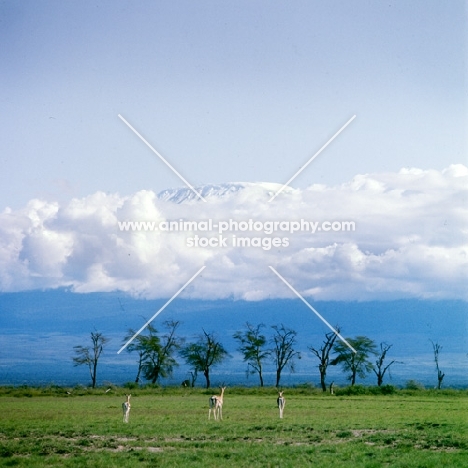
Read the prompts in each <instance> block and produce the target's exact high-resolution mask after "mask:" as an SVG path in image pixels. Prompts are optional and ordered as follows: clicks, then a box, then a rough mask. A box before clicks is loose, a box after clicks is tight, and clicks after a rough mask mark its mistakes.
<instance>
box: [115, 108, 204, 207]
mask: <svg viewBox="0 0 468 468" xmlns="http://www.w3.org/2000/svg"><path fill="white" fill-rule="evenodd" d="M118 116H119V118H120V120H122V122H124V123H125V125H127V127H128V128H129V129H130V130H132V132H133V133H135V135H137V136H138V138H140V140H141V141H142V142H143V143H144V144H145V145H146V146H147V147H148V148H149V149H150V150H151V151H152V152H153V153H154V154H155V155H156V156H157V157H158V158H159V159H160V160H161V161H162V162H163V163H164V164H166V166H167V167H168V168H169V169H171V171H172V172H174V174H176V175H177V176H178V177H179V179H181V180H182V181H183V182H184V184H185V185H187V187H189V188H190V190H192V192H193V193H194V194H195V195H196V196H197V197H198V198H200V199H201V200H203V201H204V202H206V200H205V199H204V198H203V197H202V196H201V195H200V194H199V193H198V192H197V191H196V190H195V189H194V188H193V186H192V184H191V183H190V182H189V181H188V180H187V179H185V177H184V176H183V175H181V174H180V173H179V172H178V171H177V170H176V169H175V168H174V167H173V166H172V165H171V164H170V163H169V162H168V161H167V160H166V159H165V158H164V157H163V156H162V155H161V154H159V153H158V152H157V151H156V150H155V149H154V148H153V147H152V146H151V145H150V144H149V143H148V142H147V141H146V140H145V138H143V136H142V135H140V133H138V131H137V130H135V128H133V127H132V125H130V124H129V123H128V122H127V121H126V120H125V119H124V118H123V117H122V116H121V115H120V114H118Z"/></svg>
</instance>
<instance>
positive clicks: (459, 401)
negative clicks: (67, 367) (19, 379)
mask: <svg viewBox="0 0 468 468" xmlns="http://www.w3.org/2000/svg"><path fill="white" fill-rule="evenodd" d="M131 392H132V410H131V414H130V423H129V424H124V423H123V422H122V410H121V404H122V402H123V401H124V394H125V389H122V388H113V389H112V390H111V391H110V392H108V393H104V390H103V389H97V390H93V391H88V390H85V389H81V390H79V389H75V390H73V391H72V393H71V395H67V393H66V391H65V390H63V389H58V388H56V389H53V390H52V391H48V392H47V391H41V390H34V389H30V390H28V389H10V390H8V389H5V388H4V389H2V390H0V404H1V408H2V410H1V416H0V466H24V467H46V466H47V467H49V466H63V467H106V468H108V467H159V466H160V467H176V466H185V467H204V468H206V467H221V466H229V467H231V466H232V467H250V468H253V467H255V468H256V467H295V468H297V467H303V466H304V467H306V466H315V467H328V466H330V467H335V468H339V467H369V468H370V467H384V466H389V467H425V468H426V467H428V468H429V467H438V468H439V467H457V468H459V467H468V393H467V392H466V391H446V392H443V391H442V392H436V391H414V392H405V391H398V392H396V393H394V394H391V395H369V394H365V395H353V396H346V395H335V396H330V395H324V394H321V393H320V392H318V391H317V390H312V389H310V390H307V389H285V397H286V408H285V415H284V419H283V420H280V419H279V417H278V410H277V408H276V393H275V390H274V389H271V388H270V389H267V388H265V389H245V388H228V389H227V390H226V394H225V398H224V408H223V413H224V420H223V421H220V422H215V421H213V420H211V421H208V396H209V395H211V392H208V391H206V390H202V389H181V388H156V389H133V390H131Z"/></svg>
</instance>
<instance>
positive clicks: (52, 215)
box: [0, 164, 468, 300]
mask: <svg viewBox="0 0 468 468" xmlns="http://www.w3.org/2000/svg"><path fill="white" fill-rule="evenodd" d="M467 182H468V168H466V167H465V166H463V165H459V164H458V165H452V166H450V167H448V168H447V169H445V170H443V171H435V170H420V169H403V170H401V171H400V172H398V173H382V174H365V175H358V176H356V177H355V178H354V179H353V180H352V181H350V182H348V183H346V184H342V185H339V186H333V187H329V186H323V185H312V186H311V187H309V188H307V189H305V190H295V189H288V190H287V191H285V192H283V193H282V194H281V195H279V196H278V197H277V198H276V199H275V200H274V201H273V202H271V203H269V201H268V200H269V199H270V197H271V195H272V194H273V193H274V192H275V190H277V189H278V188H279V186H275V185H274V184H266V183H258V184H252V183H237V184H222V185H218V186H213V185H212V186H205V187H201V188H200V190H201V191H202V192H203V196H204V197H205V198H206V200H207V202H206V203H204V202H202V201H199V200H197V199H196V197H195V196H194V195H193V193H192V192H191V191H190V190H188V189H181V190H168V191H165V192H163V193H161V194H160V195H159V196H158V195H157V194H155V193H154V192H152V191H149V190H142V191H140V192H137V193H135V194H133V195H131V196H120V195H118V194H105V193H102V192H98V193H94V194H92V195H89V196H88V197H86V198H83V199H73V200H72V201H71V202H69V203H68V204H66V205H64V206H60V205H59V204H58V203H55V202H46V201H43V200H37V199H34V200H31V201H30V202H29V203H28V205H27V206H26V207H25V208H23V209H20V210H16V211H13V210H11V209H9V208H6V209H5V210H4V211H3V213H1V214H0V289H1V291H4V292H7V291H20V290H26V289H37V288H57V287H69V288H71V289H72V290H73V291H76V292H82V293H85V292H94V291H114V290H120V291H125V292H128V293H130V294H133V295H137V296H141V297H148V298H155V297H163V298H165V297H171V296H172V295H173V294H174V293H175V292H176V291H177V290H178V289H179V288H180V287H181V286H182V285H183V284H184V283H185V282H186V281H187V280H188V279H189V278H190V277H191V276H192V275H193V274H194V273H195V272H196V271H197V270H198V269H199V268H200V267H201V266H203V265H205V266H206V268H205V270H204V271H203V273H202V274H201V275H200V277H198V278H196V280H194V281H193V283H192V284H191V285H190V286H189V287H188V288H187V289H186V290H185V291H184V292H183V295H184V297H191V298H203V299H218V298H227V297H233V298H236V299H246V300H261V299H265V298H279V297H291V292H290V291H289V290H288V288H287V287H286V286H285V285H284V284H282V283H281V282H280V281H279V279H278V278H277V277H276V276H275V275H273V273H272V272H271V270H270V269H269V268H268V266H269V265H272V266H273V267H274V268H275V269H276V270H277V271H278V272H279V273H280V274H281V275H282V276H283V277H284V278H286V279H287V280H288V281H289V282H290V283H291V284H292V285H293V286H294V287H295V288H296V289H297V290H299V291H300V292H301V293H302V294H304V295H305V296H307V297H309V298H311V299H314V300H373V299H382V300H387V299H397V298H434V299H439V298H451V299H454V298H459V299H464V300H467V299H468V297H467V296H468V294H467V292H466V279H467V276H468V246H467V242H466V237H467V227H468V225H467V209H466V193H467V187H468V183H467ZM208 220H212V221H211V222H212V224H213V225H215V226H218V225H219V223H222V222H226V223H227V222H228V221H229V220H231V226H230V227H229V228H226V229H225V230H224V231H223V232H222V233H219V227H216V228H213V230H212V231H206V230H203V229H202V230H199V231H195V230H193V229H192V230H172V231H169V230H168V229H169V226H170V222H172V223H173V224H172V227H173V228H175V226H176V225H177V223H179V225H180V226H182V224H180V223H181V222H184V221H192V222H195V221H196V222H199V223H201V222H202V221H205V222H207V221H208ZM249 220H251V221H250V223H251V224H250V228H251V229H247V230H241V229H237V230H236V229H234V228H235V227H236V225H235V223H236V222H237V223H242V222H243V223H244V224H240V225H238V226H240V227H246V226H247V223H248V222H249ZM301 220H302V221H303V222H304V221H307V222H314V223H316V224H315V226H316V230H315V232H314V233H312V232H311V231H310V230H308V231H307V230H303V231H296V232H293V233H291V232H289V231H287V230H286V229H285V228H286V226H291V223H298V222H300V221H301ZM344 221H346V222H352V223H354V226H355V229H354V230H343V231H339V230H338V229H336V230H334V229H331V226H332V225H333V226H334V227H338V226H339V224H337V223H342V222H344ZM124 222H149V223H153V224H151V226H155V227H157V228H158V230H155V229H147V230H145V229H144V227H145V226H144V225H139V227H140V229H139V230H132V229H130V228H128V225H127V228H128V230H125V229H123V228H122V226H123V225H122V223H124ZM274 222H276V223H277V224H276V228H277V229H276V231H274V232H270V231H268V230H267V232H268V233H267V232H265V230H259V229H257V230H255V229H253V226H254V224H253V223H257V224H256V226H257V228H259V227H260V226H270V227H273V226H274ZM119 223H120V224H119ZM267 223H270V224H267ZM280 223H283V224H280ZM288 223H289V224H288ZM323 223H325V224H323ZM327 223H328V224H327ZM332 223H335V224H332ZM148 226H150V225H146V227H147V228H148ZM199 226H200V227H201V228H203V227H204V225H203V223H202V224H200V225H199ZM224 226H226V225H224ZM296 226H297V225H296ZM322 226H323V229H322V228H321V227H322ZM325 226H327V227H329V228H330V229H328V230H326V229H325ZM134 227H135V226H134ZM191 227H193V225H192V226H191ZM317 227H318V228H317ZM283 228H284V229H283ZM195 236H198V240H197V238H196V237H195ZM220 236H221V237H220ZM239 237H242V238H249V243H250V247H249V246H246V245H245V242H246V241H245V239H244V241H243V242H244V244H241V245H240V246H239V245H237V244H236V243H235V242H236V240H237V239H238V238H239ZM201 238H205V240H204V241H201ZM273 238H278V239H279V240H276V241H273ZM209 239H215V240H213V241H211V243H212V246H209V245H207V246H200V242H201V243H202V244H203V242H205V243H206V242H208V240H209ZM265 239H266V240H265ZM217 244H221V245H217ZM197 245H198V246H197Z"/></svg>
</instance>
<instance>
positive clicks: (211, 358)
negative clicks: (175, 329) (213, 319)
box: [180, 330, 229, 388]
mask: <svg viewBox="0 0 468 468" xmlns="http://www.w3.org/2000/svg"><path fill="white" fill-rule="evenodd" d="M180 355H181V356H182V357H183V358H184V359H185V362H186V363H187V364H188V365H189V366H191V367H192V369H193V370H194V372H198V371H200V372H203V375H204V376H205V379H206V388H210V385H211V381H210V369H211V367H212V366H215V365H217V364H220V363H221V362H222V361H224V359H226V357H228V356H229V354H228V352H227V351H226V350H225V349H224V346H223V345H222V344H221V343H220V342H219V341H217V340H216V338H215V336H214V333H207V332H206V331H205V330H203V335H200V337H199V339H198V341H197V342H195V343H189V344H188V345H186V346H185V347H184V348H182V349H181V351H180Z"/></svg>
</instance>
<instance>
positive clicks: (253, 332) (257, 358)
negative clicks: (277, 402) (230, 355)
mask: <svg viewBox="0 0 468 468" xmlns="http://www.w3.org/2000/svg"><path fill="white" fill-rule="evenodd" d="M245 326H246V328H247V329H246V330H245V331H237V332H236V333H234V335H233V337H234V338H235V339H236V340H237V341H238V342H239V348H238V350H239V351H240V352H241V353H242V354H243V355H244V362H247V375H248V374H255V373H257V374H258V377H259V379H260V387H263V361H264V360H265V359H266V358H267V357H268V356H269V355H270V354H271V351H269V350H266V349H264V347H265V346H266V344H267V339H266V337H265V335H262V334H261V328H263V327H264V326H265V325H264V324H263V323H261V324H259V325H257V326H256V327H254V326H253V325H252V324H250V323H249V322H247V323H246V324H245Z"/></svg>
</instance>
